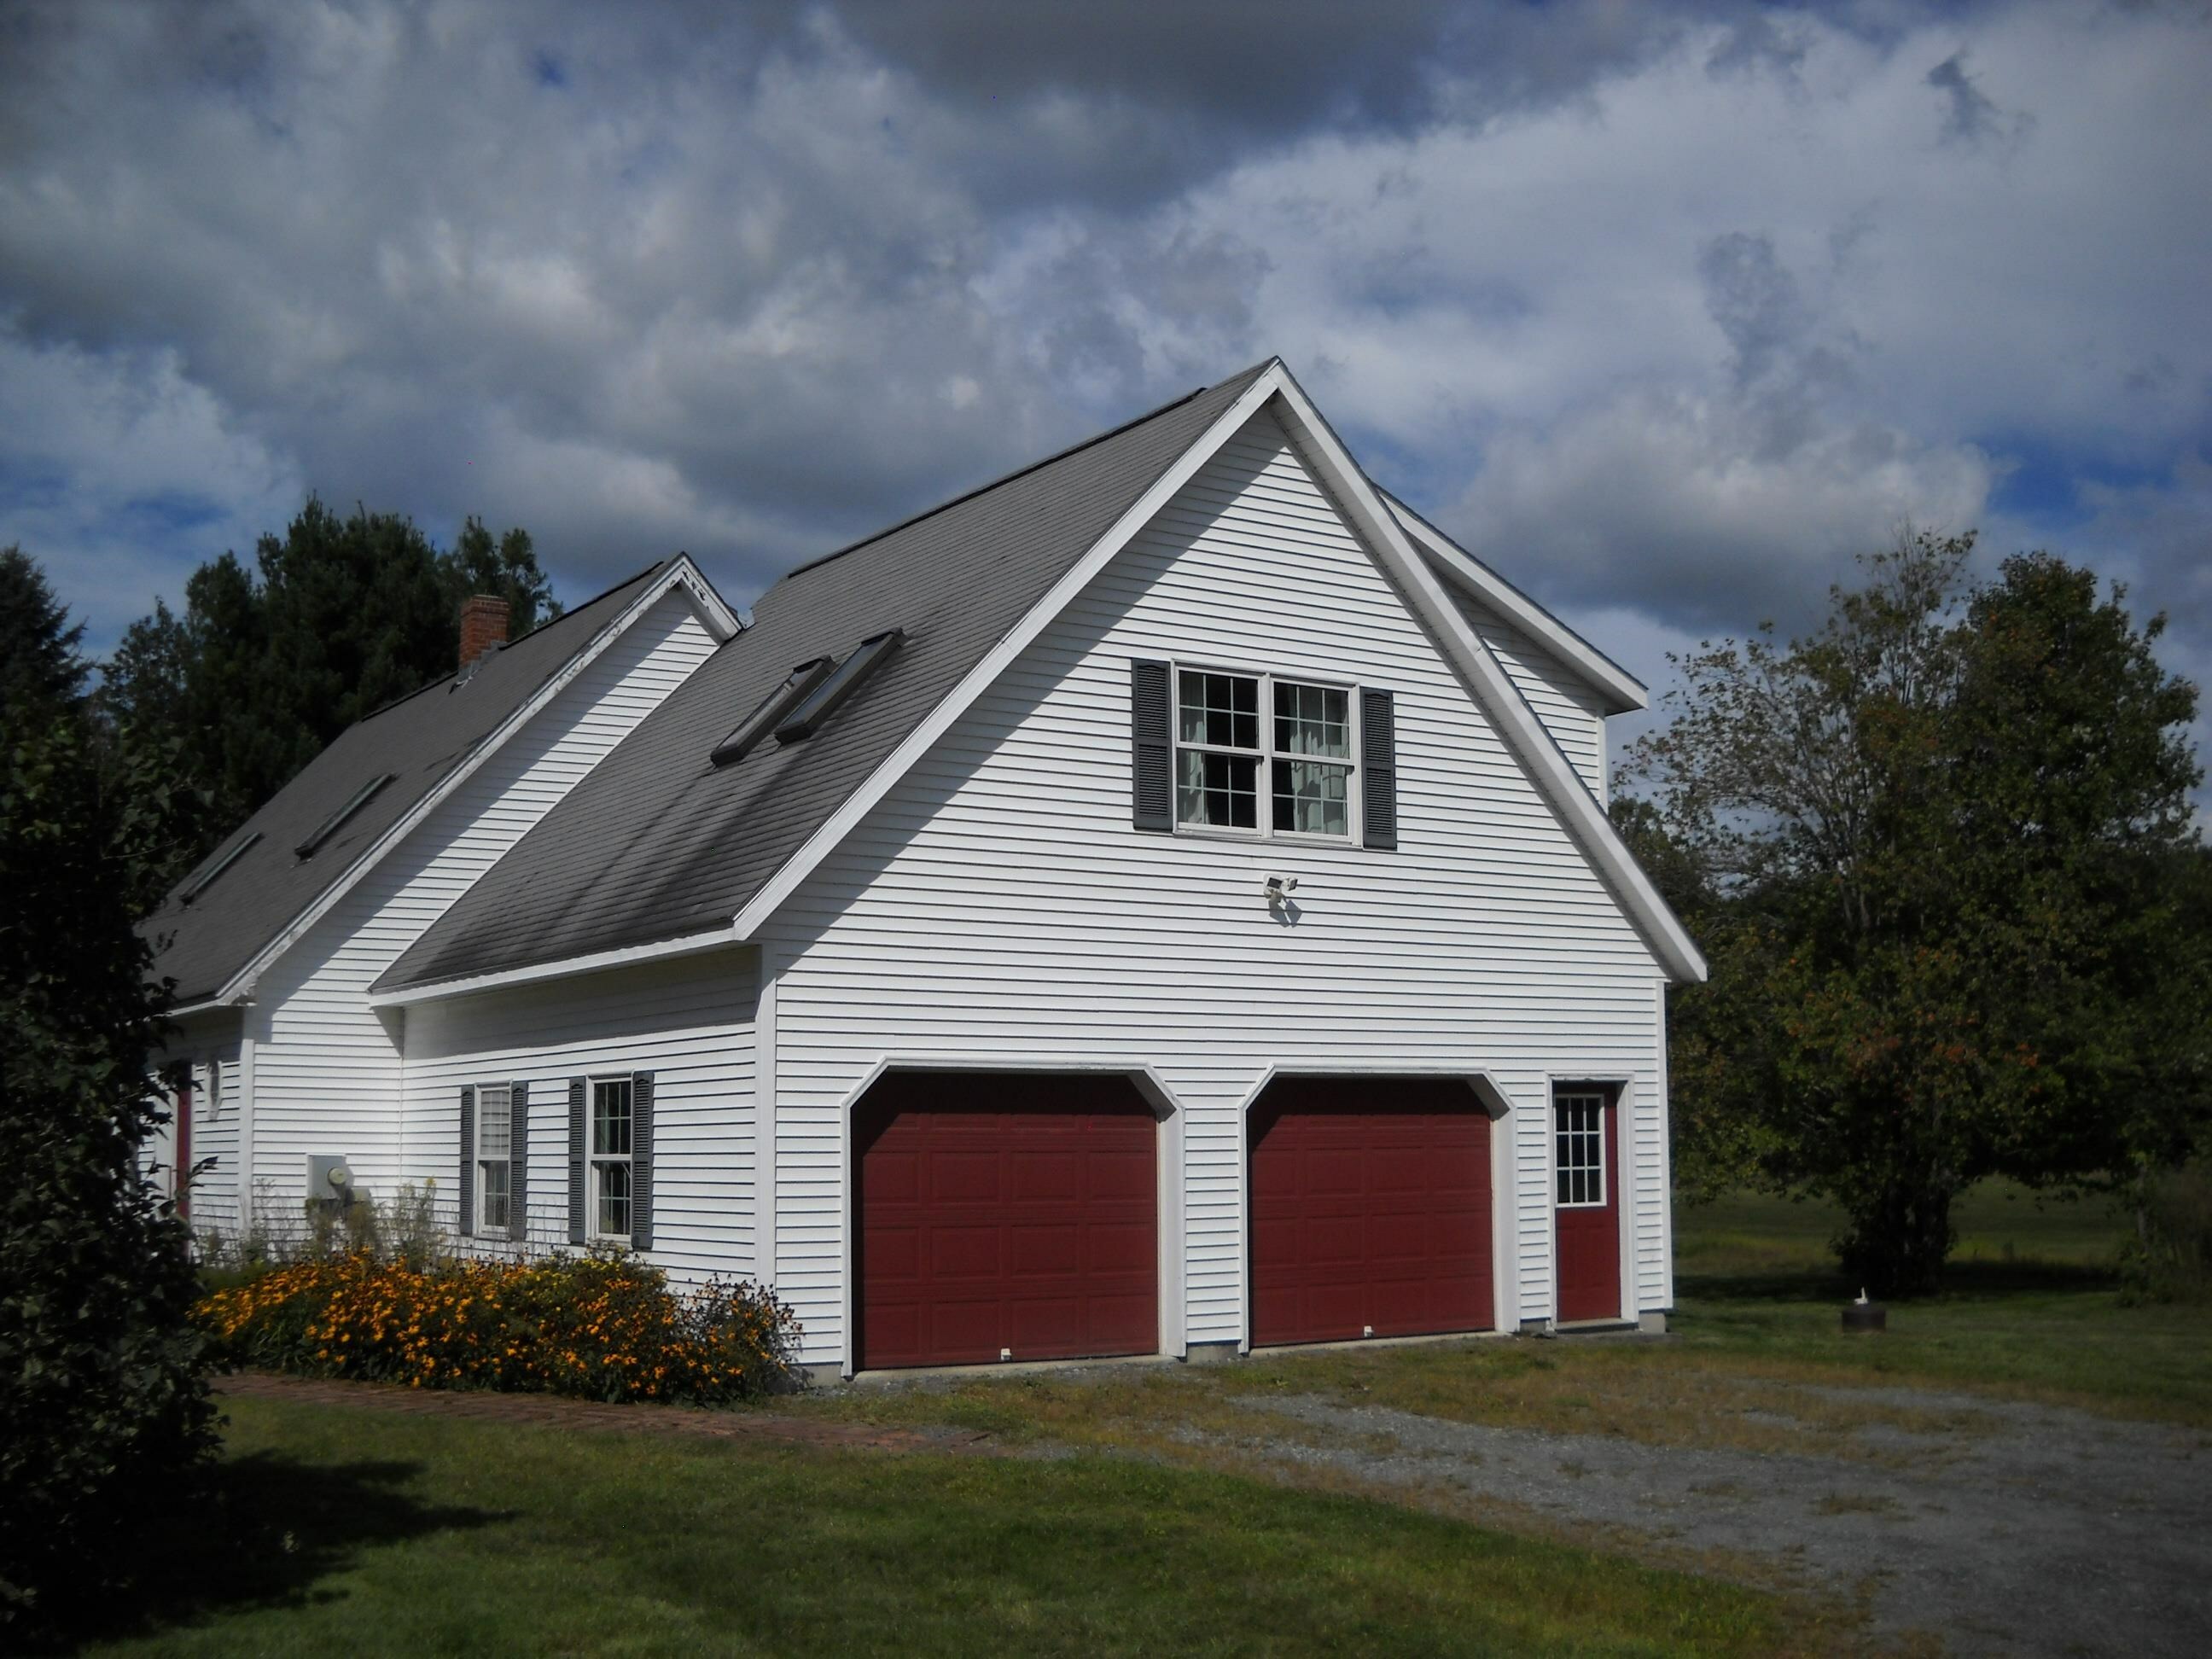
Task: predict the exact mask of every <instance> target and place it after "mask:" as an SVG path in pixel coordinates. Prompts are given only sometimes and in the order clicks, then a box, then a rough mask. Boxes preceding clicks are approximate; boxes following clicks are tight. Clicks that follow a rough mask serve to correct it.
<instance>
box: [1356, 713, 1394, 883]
mask: <svg viewBox="0 0 2212 1659" xmlns="http://www.w3.org/2000/svg"><path fill="white" fill-rule="evenodd" d="M1394 704H1395V698H1394V697H1393V696H1391V694H1390V693H1389V692H1388V691H1377V690H1375V689H1373V688H1372V687H1371V686H1363V687H1362V688H1361V689H1360V692H1359V769H1360V772H1361V781H1360V788H1359V821H1360V829H1361V835H1360V844H1361V845H1362V846H1364V847H1372V848H1377V849H1379V850H1381V851H1383V852H1392V851H1395V849H1396V848H1397V845H1398V730H1397V715H1396V712H1395V707H1394Z"/></svg>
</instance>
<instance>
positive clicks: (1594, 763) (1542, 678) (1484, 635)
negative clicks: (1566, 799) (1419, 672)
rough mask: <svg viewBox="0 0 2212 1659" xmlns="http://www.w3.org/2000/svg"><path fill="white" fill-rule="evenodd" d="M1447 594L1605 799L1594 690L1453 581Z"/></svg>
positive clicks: (1600, 713)
mask: <svg viewBox="0 0 2212 1659" xmlns="http://www.w3.org/2000/svg"><path fill="white" fill-rule="evenodd" d="M1444 589H1445V592H1448V593H1449V594H1450V595H1451V597H1452V603H1453V604H1455V605H1457V606H1458V607H1459V611H1460V614H1461V615H1462V616H1463V617H1466V618H1467V619H1468V623H1470V624H1471V625H1472V626H1473V627H1474V631H1475V633H1476V634H1477V635H1480V638H1481V640H1482V642H1483V643H1484V644H1485V645H1487V646H1488V647H1490V650H1491V654H1492V656H1494V657H1496V658H1497V659H1498V666H1499V667H1501V668H1503V669H1504V671H1505V672H1506V674H1507V676H1508V678H1510V679H1511V680H1512V682H1513V684H1514V686H1515V687H1516V689H1517V690H1519V691H1520V693H1521V695H1522V696H1524V697H1526V698H1527V699H1528V706H1529V708H1532V709H1534V710H1535V713H1536V718H1537V719H1538V720H1541V721H1542V722H1543V726H1544V729H1545V730H1546V731H1547V732H1550V733H1551V734H1552V741H1553V743H1556V744H1559V750H1560V752H1561V753H1563V754H1564V755H1565V756H1566V757H1567V759H1568V760H1569V761H1570V762H1571V763H1573V765H1574V769H1575V771H1576V772H1577V774H1578V775H1580V776H1581V778H1582V781H1583V782H1584V783H1586V784H1588V785H1589V791H1590V793H1592V794H1594V795H1595V796H1596V797H1597V798H1598V799H1599V800H1600V801H1601V802H1602V801H1604V800H1606V799H1607V781H1606V765H1605V760H1606V757H1605V710H1604V708H1603V707H1602V706H1601V704H1600V702H1599V701H1598V696H1597V693H1596V692H1595V691H1594V690H1591V688H1590V687H1589V685H1587V684H1584V683H1583V680H1582V679H1581V678H1579V677H1578V676H1577V675H1576V674H1575V673H1574V671H1572V670H1571V669H1570V668H1568V666H1567V665H1565V663H1563V662H1561V661H1560V660H1559V658H1557V657H1556V656H1554V655H1553V653H1550V652H1549V651H1547V650H1546V649H1545V648H1544V647H1542V646H1541V645H1539V644H1537V643H1536V641H1534V640H1533V639H1531V638H1530V637H1529V636H1528V634H1527V633H1525V632H1524V631H1523V630H1522V629H1518V628H1516V627H1515V626H1514V625H1513V624H1512V623H1510V622H1508V621H1506V620H1505V619H1504V617H1501V616H1499V615H1498V613H1497V612H1496V611H1492V609H1491V608H1490V607H1489V606H1488V605H1485V604H1483V603H1482V601H1481V600H1480V599H1475V598H1474V597H1473V596H1472V595H1471V594H1469V593H1468V592H1467V591H1466V590H1465V589H1463V588H1462V587H1460V586H1458V585H1457V584H1456V583H1452V582H1447V583H1446V584H1445V585H1444Z"/></svg>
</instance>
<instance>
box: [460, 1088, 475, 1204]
mask: <svg viewBox="0 0 2212 1659" xmlns="http://www.w3.org/2000/svg"><path fill="white" fill-rule="evenodd" d="M460 1231H461V1237H463V1238H473V1237H475V1236H476V1231H477V1091H475V1090H474V1089H463V1090H462V1091H461V1230H460Z"/></svg>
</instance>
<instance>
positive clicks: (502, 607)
mask: <svg viewBox="0 0 2212 1659" xmlns="http://www.w3.org/2000/svg"><path fill="white" fill-rule="evenodd" d="M506 643H507V601H506V600H505V599H494V598H493V597H492V596H491V595H490V594H489V593H472V594H471V595H470V596H469V597H468V598H467V599H463V600H462V601H461V666H462V668H464V669H466V668H467V667H469V666H470V665H471V664H472V663H474V662H475V661H476V660H477V658H479V657H482V656H483V655H484V654H485V653H488V652H490V651H493V650H495V649H496V648H497V647H500V646H502V645H505V644H506Z"/></svg>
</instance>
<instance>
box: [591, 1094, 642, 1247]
mask: <svg viewBox="0 0 2212 1659" xmlns="http://www.w3.org/2000/svg"><path fill="white" fill-rule="evenodd" d="M611 1083H619V1084H621V1085H623V1087H624V1088H626V1089H628V1090H629V1146H630V1149H629V1151H628V1152H607V1153H602V1152H599V1150H598V1149H597V1146H596V1145H595V1143H596V1141H597V1139H598V1135H597V1133H596V1131H597V1129H598V1127H599V1089H600V1086H601V1085H605V1084H611ZM636 1158H637V1079H636V1078H635V1075H633V1074H632V1073H629V1072H609V1073H605V1074H604V1075H602V1076H599V1077H592V1076H588V1075H587V1076H586V1078H585V1079H584V1237H585V1239H586V1241H587V1242H588V1243H593V1244H620V1245H622V1246H623V1247H624V1248H625V1249H628V1248H629V1243H630V1240H631V1239H633V1238H635V1237H637V1164H636ZM604 1164H622V1165H623V1166H624V1167H625V1168H627V1169H628V1170H629V1172H630V1177H629V1227H630V1230H629V1231H628V1232H623V1233H603V1232H601V1231H599V1170H600V1168H601V1166H602V1165H604Z"/></svg>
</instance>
